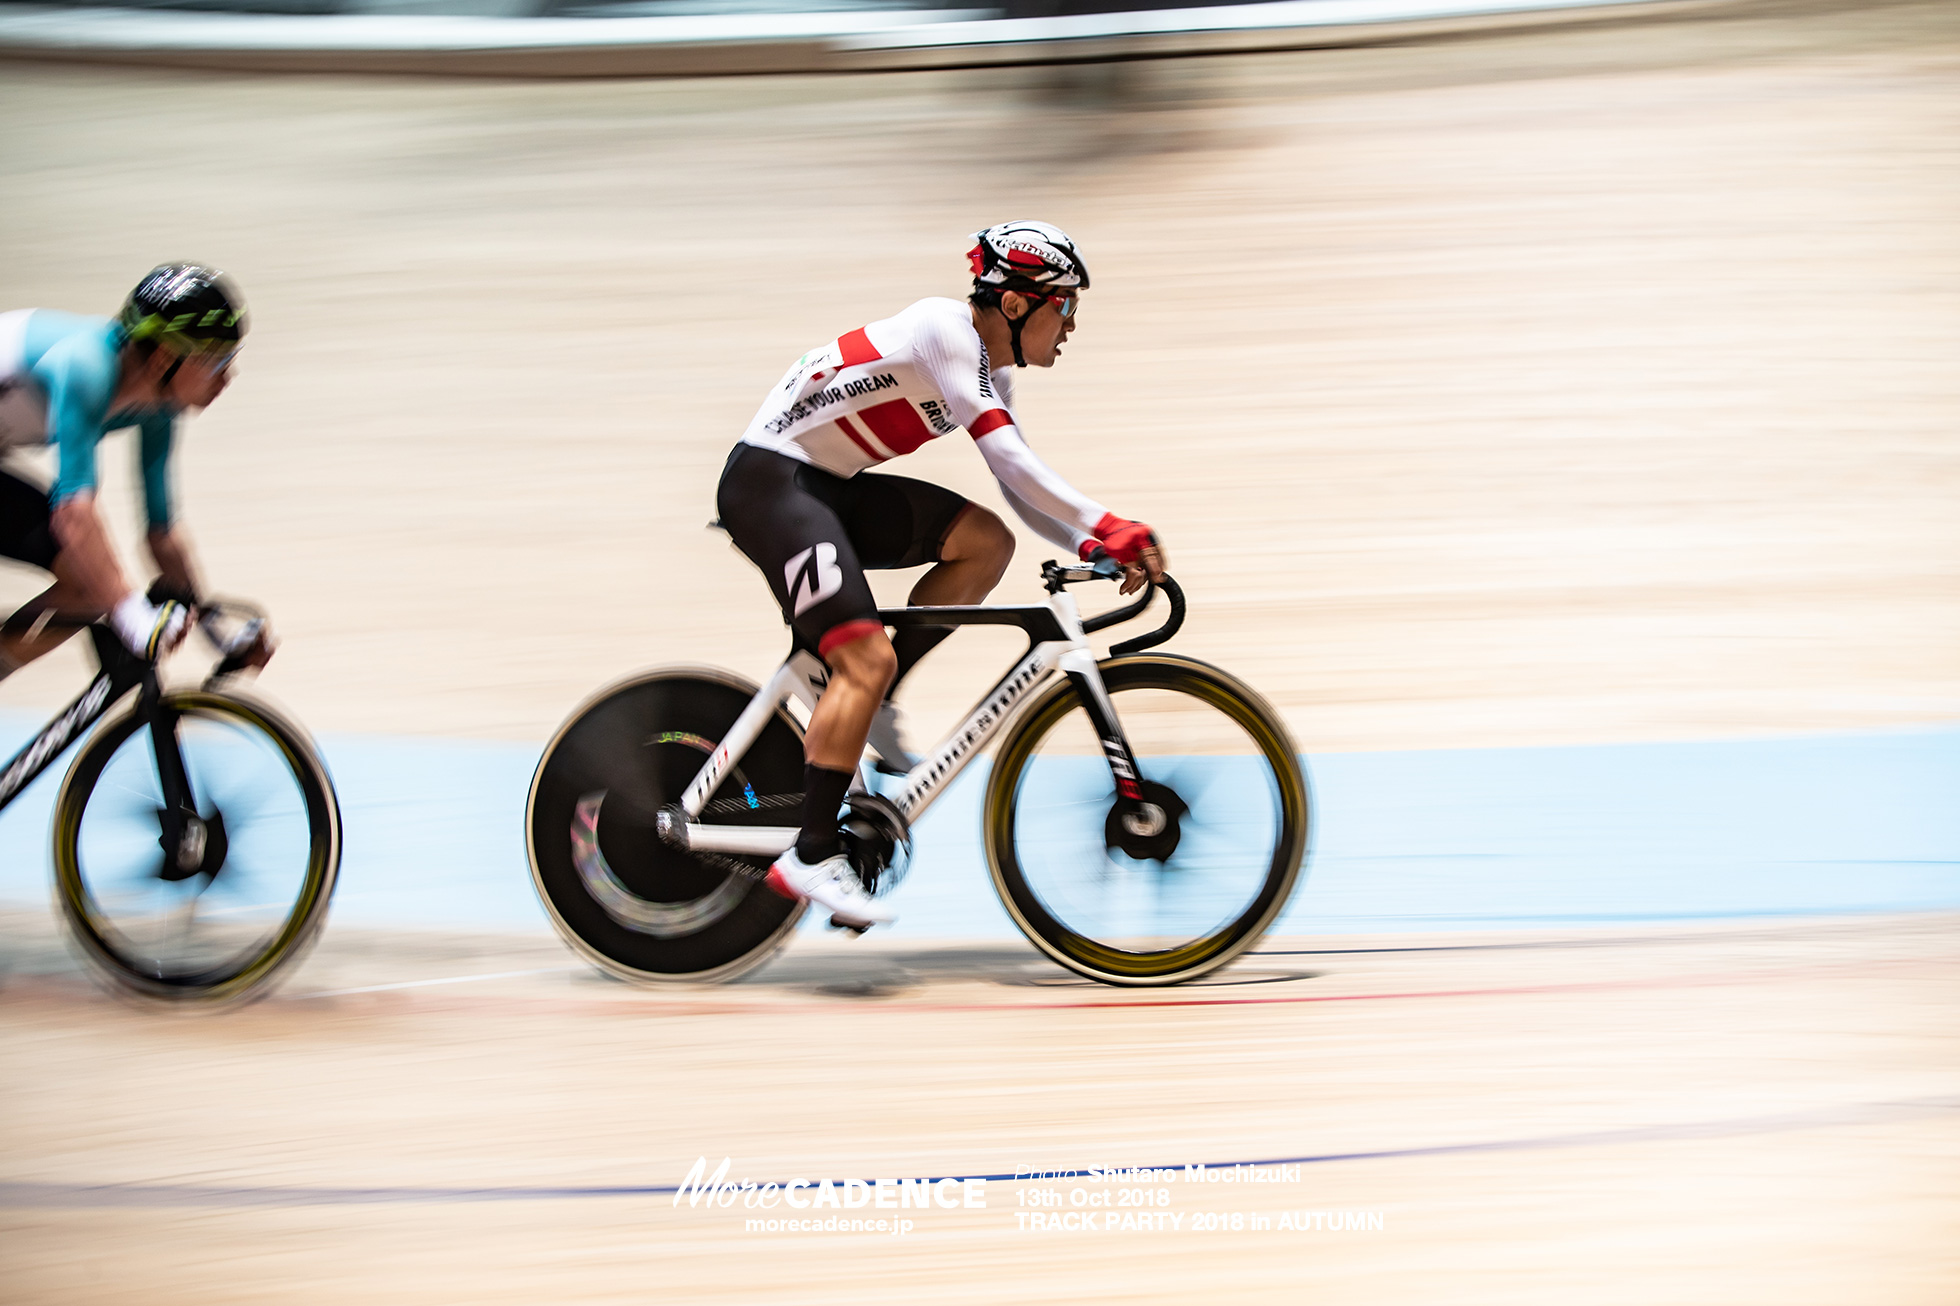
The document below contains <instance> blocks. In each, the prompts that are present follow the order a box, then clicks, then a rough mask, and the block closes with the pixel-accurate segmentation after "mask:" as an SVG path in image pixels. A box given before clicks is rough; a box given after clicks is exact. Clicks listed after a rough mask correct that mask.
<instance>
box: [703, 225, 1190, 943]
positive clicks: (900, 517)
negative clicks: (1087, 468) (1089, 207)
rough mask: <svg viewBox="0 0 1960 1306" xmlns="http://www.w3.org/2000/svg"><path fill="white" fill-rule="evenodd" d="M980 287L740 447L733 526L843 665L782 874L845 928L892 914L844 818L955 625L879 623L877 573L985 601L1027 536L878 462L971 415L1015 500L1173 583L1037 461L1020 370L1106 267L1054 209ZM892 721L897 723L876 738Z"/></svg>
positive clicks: (1037, 517) (840, 344)
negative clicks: (1091, 260)
mask: <svg viewBox="0 0 1960 1306" xmlns="http://www.w3.org/2000/svg"><path fill="white" fill-rule="evenodd" d="M975 240H976V242H977V243H976V244H975V245H974V247H973V249H972V250H971V251H970V252H969V254H968V259H969V261H970V263H971V265H972V271H973V291H972V293H971V294H970V295H969V296H968V298H967V300H966V301H965V302H961V301H959V300H955V299H922V300H920V301H919V302H918V303H916V304H913V305H912V306H911V307H910V308H907V309H905V310H904V311H902V312H900V313H898V314H896V315H895V316H893V317H888V318H885V319H883V320H881V321H877V322H873V323H871V324H870V325H868V326H864V327H860V328H859V329H857V330H855V331H850V332H847V333H845V334H844V335H842V336H840V337H838V338H837V339H836V340H833V341H830V342H828V343H827V344H824V345H821V346H819V347H817V348H816V349H813V350H811V351H810V352H809V353H807V354H805V355H804V356H803V357H802V358H800V359H798V360H797V361H796V364H795V366H793V367H791V368H790V370H789V372H788V374H787V375H785V376H784V377H783V379H782V381H781V382H780V383H779V384H778V385H777V386H776V388H775V389H774V390H772V391H771V392H770V393H769V397H768V398H766V399H765V400H763V403H762V407H761V408H760V409H759V410H758V411H757V412H756V415H755V419H754V420H753V421H751V422H750V423H749V428H748V430H747V431H746V432H745V433H744V434H743V436H742V440H741V442H740V443H739V444H737V445H736V446H735V449H734V451H733V452H732V453H730V454H729V457H728V466H727V468H726V469H725V470H724V471H723V473H722V479H721V487H720V490H719V491H718V493H717V506H718V508H719V510H720V515H721V524H722V525H723V526H724V527H725V528H726V529H727V530H728V533H729V535H730V536H731V537H732V538H733V539H734V541H735V544H736V546H737V547H739V548H740V549H741V550H742V552H743V553H745V554H747V555H748V557H749V559H750V560H751V561H752V562H754V563H755V564H756V566H757V567H759V568H761V570H762V574H763V576H764V578H765V579H766V580H767V581H768V582H769V587H770V589H771V590H772V591H773V592H774V593H775V596H776V601H777V602H778V603H779V604H780V605H781V606H782V610H783V615H784V618H785V619H786V620H787V621H788V622H789V624H790V626H791V628H792V629H793V630H794V631H795V635H796V639H797V642H798V643H799V644H800V645H803V646H805V647H807V648H810V649H812V650H814V651H815V652H816V653H817V655H818V656H819V657H821V658H822V659H823V660H824V661H825V662H826V663H827V664H828V665H829V667H830V682H829V684H828V686H827V687H826V688H825V690H824V694H823V697H822V698H821V699H820V700H819V701H818V704H817V708H816V711H815V712H814V713H813V714H812V716H811V718H810V728H809V730H808V732H807V733H806V734H805V736H804V758H805V766H804V805H803V826H802V829H801V831H800V832H799V834H798V836H797V840H796V844H795V846H794V847H793V848H791V849H790V850H789V851H787V852H785V853H784V854H783V855H782V856H781V857H780V858H778V859H777V861H776V863H775V865H774V866H772V867H771V868H770V871H769V880H768V882H769V884H770V885H771V887H773V888H774V889H776V891H777V892H779V893H782V894H784V895H785V896H787V897H799V898H807V899H810V900H811V901H813V902H816V903H818V904H820V905H822V906H824V907H826V908H829V909H830V911H831V913H832V916H833V917H834V918H835V919H836V920H837V921H838V922H839V923H841V924H845V925H850V926H854V927H857V928H863V927H865V926H868V925H871V924H875V923H882V922H887V921H890V920H892V919H893V916H892V913H891V912H890V910H889V909H888V908H886V907H885V906H884V905H883V904H882V903H878V902H876V901H874V900H873V899H872V898H871V897H870V895H869V894H867V893H866V892H865V891H864V888H863V886H862V885H860V884H859V883H858V881H857V879H856V877H855V876H854V875H853V874H852V872H851V869H850V864H849V862H848V860H847V859H846V858H845V856H844V853H843V848H842V845H841V843H840V841H839V838H838V814H839V810H840V808H841V807H842V805H843V801H844V796H845V794H846V792H847V790H848V789H849V787H850V782H851V779H852V776H853V775H854V774H855V772H856V768H857V763H858V759H859V757H860V756H861V755H862V754H863V752H864V747H865V743H866V740H867V739H868V738H869V739H872V740H873V744H874V747H876V748H877V749H878V750H879V752H880V754H881V755H882V756H883V757H884V758H885V760H886V762H888V763H892V764H898V765H901V766H902V765H903V764H904V763H905V762H906V761H907V760H909V759H905V758H902V757H898V756H893V755H892V754H894V753H897V752H899V751H900V750H899V747H898V745H897V743H896V734H895V731H893V730H891V729H890V720H891V717H890V713H891V709H890V704H889V702H888V701H887V697H888V695H889V694H890V692H891V689H892V687H893V686H894V685H896V683H897V682H898V680H899V679H900V678H902V677H903V676H904V675H905V673H906V672H908V671H909V670H911V668H912V667H913V666H914V665H916V664H917V663H918V661H919V659H920V658H922V657H923V656H925V654H926V653H927V652H929V651H930V650H931V649H932V648H933V647H934V646H935V645H937V644H938V643H939V641H940V640H942V639H944V638H945V637H946V636H947V635H949V634H951V633H952V631H951V629H950V628H944V627H942V628H939V629H936V630H935V629H907V630H903V631H900V632H899V634H898V638H897V640H896V641H894V640H892V639H891V638H890V637H888V636H887V635H886V633H885V627H884V623H882V622H881V621H879V620H878V606H877V603H876V601H875V600H874V599H873V598H872V595H871V587H870V585H869V583H868V582H867V581H866V580H865V576H864V573H865V571H866V570H867V569H870V570H880V569H888V568H904V567H917V566H924V565H926V564H933V566H932V570H930V571H928V572H927V573H926V574H925V575H924V576H923V577H921V578H920V579H919V582H918V583H917V584H916V585H915V586H913V589H912V594H911V602H912V603H913V604H915V605H946V604H962V603H978V602H980V601H981V600H983V599H985V598H986V597H987V595H988V593H990V592H991V591H992V589H993V587H994V586H995V584H997V583H998V582H999V580H1000V578H1001V576H1002V574H1003V573H1004V572H1005V571H1006V569H1007V564H1008V561H1009V560H1010V559H1011V558H1012V557H1013V553H1014V536H1013V533H1012V532H1010V531H1009V530H1008V528H1007V526H1006V524H1005V523H1003V522H1002V521H1001V519H1000V518H999V517H997V516H995V515H994V514H993V513H991V512H989V511H988V510H987V509H985V508H982V507H980V506H979V505H978V504H974V503H970V502H968V501H967V500H966V499H964V498H962V497H961V496H960V495H958V494H955V493H953V492H952V491H951V490H947V489H944V488H942V487H940V486H936V485H930V484H927V483H926V482H924V481H918V480H913V479H910V478H908V477H901V476H887V475H881V474H876V473H872V472H870V471H868V470H867V469H869V468H872V467H876V466H877V465H879V464H880V463H883V462H886V461H888V460H890V459H892V458H896V457H899V456H901V455H903V454H908V453H911V452H912V451H913V450H914V449H917V448H918V447H919V446H920V445H922V444H924V443H925V442H926V441H928V440H931V439H935V438H937V437H939V436H942V435H949V434H951V433H952V432H954V431H956V430H959V429H961V428H965V430H966V432H967V434H968V435H969V436H971V437H972V439H973V442H974V445H975V447H976V448H977V449H978V450H979V451H980V456H981V457H982V458H984V459H986V462H987V466H988V468H989V470H991V471H992V472H993V474H994V476H995V478H996V479H997V480H998V481H999V483H1000V488H1001V493H1002V494H1003V495H1004V496H1005V497H1006V499H1007V501H1008V503H1009V504H1011V505H1012V506H1013V508H1014V511H1015V513H1016V515H1018V516H1019V517H1020V518H1021V519H1022V520H1023V521H1025V522H1026V523H1027V524H1028V525H1029V526H1030V527H1032V528H1033V529H1034V530H1035V531H1036V532H1037V533H1038V534H1040V535H1041V536H1042V537H1043V538H1045V539H1048V540H1051V541H1053V542H1054V543H1056V544H1059V545H1061V546H1062V547H1064V548H1067V549H1069V550H1071V551H1072V552H1075V553H1077V554H1078V555H1079V556H1081V557H1085V558H1086V557H1089V556H1090V555H1092V554H1094V553H1096V552H1098V551H1101V552H1104V553H1107V554H1108V555H1109V556H1111V557H1113V558H1115V559H1116V560H1117V561H1118V562H1121V563H1123V564H1125V566H1126V568H1127V570H1128V575H1127V576H1126V578H1125V581H1124V585H1123V592H1124V593H1130V592H1131V591H1133V590H1135V589H1138V588H1140V587H1141V586H1142V585H1143V582H1144V578H1145V576H1146V575H1147V576H1149V577H1150V578H1151V579H1161V578H1162V576H1163V574H1164V562H1163V552H1162V550H1161V548H1160V547H1159V545H1158V543H1157V538H1156V536H1155V534H1154V533H1153V532H1152V531H1151V529H1150V527H1148V526H1146V525H1144V524H1143V523H1141V522H1133V521H1128V520H1126V519H1124V518H1121V517H1118V516H1116V515H1115V514H1114V513H1112V512H1110V511H1109V510H1108V509H1106V508H1104V507H1103V506H1102V505H1101V504H1100V503H1097V502H1096V501H1095V500H1093V499H1090V498H1089V497H1087V496H1086V495H1084V494H1082V493H1080V492H1079V491H1077V490H1076V489H1075V488H1074V487H1073V486H1071V485H1069V483H1068V482H1067V481H1065V480H1063V479H1062V478H1061V477H1060V476H1058V475H1057V474H1056V473H1055V472H1054V471H1053V470H1052V469H1050V468H1049V467H1048V465H1047V464H1046V463H1044V462H1042V461H1041V459H1040V458H1038V457H1036V456H1035V454H1034V451H1033V450H1031V449H1030V448H1029V447H1028V444H1027V441H1026V440H1025V439H1024V438H1023V436H1022V434H1021V429H1020V425H1019V423H1018V422H1017V420H1016V418H1015V414H1014V398H1013V394H1014V391H1013V376H1012V373H1011V372H1009V371H1008V370H1007V369H1006V368H1005V366H1004V365H1000V364H997V362H996V360H1002V359H1005V358H1008V357H1011V358H1012V359H1013V361H1014V365H1015V366H1017V367H1027V366H1034V367H1053V366H1054V365H1055V360H1056V359H1057V358H1058V357H1059V356H1060V354H1061V350H1062V346H1063V344H1064V342H1066V341H1067V339H1068V338H1069V336H1070V335H1071V334H1073V332H1074V330H1075V327H1076V322H1077V317H1076V308H1077V305H1078V304H1079V303H1080V295H1081V292H1082V291H1084V290H1086V289H1088V287H1089V270H1088V267H1087V266H1086V265H1085V264H1084V263H1083V261H1082V256H1081V255H1080V253H1078V252H1077V250H1076V248H1075V244H1074V242H1073V241H1071V240H1070V239H1069V238H1068V236H1067V235H1066V234H1065V233H1063V232H1062V231H1061V230H1060V229H1058V228H1056V227H1053V226H1050V225H1049V224H1047V223H1045V222H1032V221H1018V222H1005V223H1002V224H1000V225H999V226H994V227H989V228H987V229H986V230H985V231H981V232H977V233H975ZM874 722H876V723H877V724H878V725H880V726H881V727H882V728H881V729H880V730H879V731H878V732H877V733H876V734H875V735H874V733H873V725H874Z"/></svg>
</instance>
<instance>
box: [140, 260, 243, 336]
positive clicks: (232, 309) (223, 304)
mask: <svg viewBox="0 0 1960 1306" xmlns="http://www.w3.org/2000/svg"><path fill="white" fill-rule="evenodd" d="M119 320H120V322H121V323H122V329H123V334H124V335H126V336H127V337H128V338H129V339H130V340H132V341H135V342H137V343H139V344H158V345H162V346H163V347H164V348H166V349H169V350H171V351H172V352H173V353H178V354H225V353H230V352H231V351H232V350H234V349H236V348H237V347H238V342H239V341H240V340H243V339H244V338H245V327H246V321H245V298H244V296H242V295H240V294H239V293H238V287H237V286H235V285H233V284H232V281H231V278H230V277H228V276H226V275H225V274H224V273H222V272H220V271H218V270H217V269H216V268H207V267H200V266H198V265H197V264H195V263H166V264H164V265H163V266H162V267H160V268H157V269H156V270H154V271H153V272H151V273H150V274H149V275H148V276H146V277H144V278H143V279H142V280H141V281H139V282H137V283H136V289H134V290H132V291H130V292H129V299H128V300H127V301H125V302H124V304H123V308H122V315H121V317H120V319H119Z"/></svg>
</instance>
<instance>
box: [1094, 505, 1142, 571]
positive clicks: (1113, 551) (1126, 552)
mask: <svg viewBox="0 0 1960 1306" xmlns="http://www.w3.org/2000/svg"><path fill="white" fill-rule="evenodd" d="M1156 542H1157V535H1156V532H1154V531H1152V530H1151V529H1150V528H1149V527H1148V526H1146V525H1144V524H1143V523H1142V522H1140V521H1125V520H1124V519H1123V518H1121V517H1118V516H1117V515H1116V514H1115V513H1113V512H1106V513H1104V514H1103V517H1102V520H1101V521H1099V522H1097V523H1096V538H1095V539H1093V540H1084V541H1083V543H1082V556H1083V557H1084V558H1087V557H1088V556H1089V554H1090V553H1091V552H1093V551H1094V550H1096V549H1097V548H1101V549H1102V551H1103V552H1104V553H1107V554H1108V555H1109V556H1110V557H1112V558H1114V559H1116V561H1118V562H1122V563H1131V562H1135V561H1136V560H1137V558H1138V556H1139V555H1141V554H1142V553H1143V551H1144V550H1145V549H1147V548H1149V547H1150V546H1151V545H1153V544H1155V543H1156Z"/></svg>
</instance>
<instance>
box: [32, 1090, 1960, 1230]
mask: <svg viewBox="0 0 1960 1306" xmlns="http://www.w3.org/2000/svg"><path fill="white" fill-rule="evenodd" d="M1952 1111H1960V1095H1947V1096H1939V1097H1920V1098H1904V1099H1898V1100H1894V1101H1889V1102H1864V1103H1857V1104H1854V1105H1851V1106H1841V1107H1831V1108H1827V1109H1822V1110H1815V1111H1800V1112H1786V1113H1784V1114H1781V1115H1772V1116H1753V1117H1743V1118H1740V1119H1729V1120H1707V1121H1692V1122H1688V1123H1684V1124H1673V1125H1648V1126H1642V1127H1639V1128H1634V1129H1607V1130H1597V1131H1594V1132H1590V1133H1577V1134H1546V1135H1541V1136H1538V1137H1535V1138H1506V1139H1495V1140H1490V1141H1486V1142H1479V1143H1443V1144H1437V1145H1434V1146H1429V1147H1396V1148H1382V1149H1378V1150H1374V1151H1364V1152H1323V1153H1318V1154H1312V1155H1306V1156H1286V1157H1275V1158H1269V1159H1263V1160H1257V1161H1224V1162H1204V1163H1203V1164H1204V1165H1205V1167H1206V1168H1207V1169H1209V1170H1219V1171H1230V1170H1231V1169H1232V1168H1233V1167H1234V1166H1245V1167H1254V1166H1257V1167H1273V1166H1282V1165H1333V1164H1337V1163H1340V1162H1347V1161H1398V1160H1409V1159H1413V1158H1416V1157H1430V1156H1468V1155H1474V1154H1477V1153H1498V1152H1530V1151H1544V1150H1550V1149H1554V1148H1569V1147H1623V1146H1628V1145H1631V1144H1637V1143H1668V1142H1682V1141H1686V1140H1691V1139H1702V1138H1736V1137H1744V1136H1748V1135H1752V1134H1775V1133H1788V1132H1793V1131H1797V1130H1805V1129H1831V1128H1850V1127H1855V1126H1859V1125H1875V1124H1889V1123H1894V1122H1897V1121H1902V1120H1914V1119H1922V1118H1924V1117H1927V1116H1934V1115H1942V1114H1945V1113H1947V1112H1952ZM1186 1164H1187V1163H1186V1162H1179V1163H1177V1164H1176V1165H1166V1166H1138V1167H1136V1168H1137V1169H1159V1170H1175V1171H1179V1172H1182V1171H1183V1169H1184V1168H1185V1166H1186ZM938 1177H939V1176H932V1177H930V1178H926V1179H923V1180H915V1181H914V1182H931V1181H932V1179H934V1178H938ZM952 1177H954V1178H960V1179H985V1180H988V1181H989V1182H993V1183H1013V1182H1016V1181H1017V1180H1030V1179H1033V1176H1030V1175H1029V1174H1028V1173H1027V1172H1025V1171H1021V1172H1014V1173H1001V1174H985V1175H957V1176H952ZM679 1191H680V1185H678V1184H622V1185H594V1186H567V1187H510V1188H435V1187H428V1188H422V1187H376V1188H341V1187H324V1186H323V1187H284V1186H273V1185H265V1186H246V1185H207V1184H64V1183H45V1182H32V1181H15V1182H0V1208H11V1209H22V1208H30V1207H50V1206H61V1207H172V1206H220V1207H241V1206H278V1207H286V1206H374V1205H385V1204H401V1203H440V1202H541V1201H563V1200H566V1199H577V1198H606V1197H669V1196H672V1195H674V1194H675V1193H677V1192H679Z"/></svg>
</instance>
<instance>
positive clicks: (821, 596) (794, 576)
mask: <svg viewBox="0 0 1960 1306" xmlns="http://www.w3.org/2000/svg"><path fill="white" fill-rule="evenodd" d="M813 554H814V555H815V556H814V557H813V556H812V555H813ZM783 584H784V587H785V588H786V589H787V590H788V591H789V593H790V595H791V606H790V615H791V616H792V617H800V616H802V615H803V614H804V612H805V611H807V610H808V609H810V608H814V607H815V606H816V605H817V604H819V603H822V602H823V601H824V600H825V599H827V598H829V597H830V596H831V595H833V594H835V593H837V591H839V590H841V589H843V588H844V571H843V568H841V567H839V566H838V565H837V546H836V545H835V544H832V543H830V542H829V541H828V540H826V541H824V542H823V543H821V544H818V545H815V546H814V547H812V548H808V549H805V550H803V552H801V553H799V554H797V555H796V556H795V557H794V558H791V559H790V560H789V563H788V564H787V565H786V566H785V567H784V568H783Z"/></svg>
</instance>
